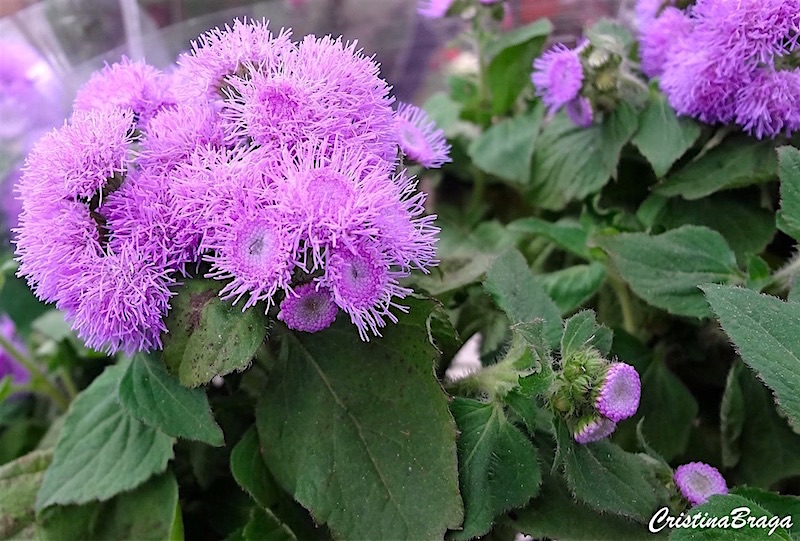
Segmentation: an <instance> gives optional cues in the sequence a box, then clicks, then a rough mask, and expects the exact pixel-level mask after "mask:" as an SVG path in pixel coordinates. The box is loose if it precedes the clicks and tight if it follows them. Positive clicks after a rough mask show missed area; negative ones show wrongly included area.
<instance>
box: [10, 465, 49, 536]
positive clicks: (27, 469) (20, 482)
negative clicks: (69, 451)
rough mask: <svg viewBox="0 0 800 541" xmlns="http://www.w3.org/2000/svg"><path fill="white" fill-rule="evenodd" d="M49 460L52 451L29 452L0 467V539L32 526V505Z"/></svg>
mask: <svg viewBox="0 0 800 541" xmlns="http://www.w3.org/2000/svg"><path fill="white" fill-rule="evenodd" d="M52 457H53V453H52V451H33V452H31V453H28V454H27V455H24V456H21V457H19V458H18V459H16V460H14V461H13V462H9V463H7V464H4V465H3V466H2V467H0V539H11V538H15V537H16V535H17V534H18V533H19V532H21V531H22V530H24V529H25V528H28V527H30V526H31V525H32V524H33V521H34V518H35V513H34V511H33V502H34V500H35V499H36V492H37V491H38V490H39V485H41V484H42V478H43V477H44V472H45V469H47V466H49V465H50V460H51V459H52Z"/></svg>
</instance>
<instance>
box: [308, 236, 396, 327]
mask: <svg viewBox="0 0 800 541" xmlns="http://www.w3.org/2000/svg"><path fill="white" fill-rule="evenodd" d="M402 276H404V273H398V272H396V271H392V269H391V268H390V266H389V262H388V261H387V260H386V257H385V256H384V255H383V254H381V253H380V251H379V250H378V248H377V247H376V246H375V245H374V244H371V243H367V242H364V243H361V244H360V245H357V246H353V247H351V248H346V247H342V248H339V249H335V250H331V251H330V252H329V253H328V260H327V261H326V266H325V276H324V277H323V278H322V279H321V280H319V281H320V282H321V283H322V284H323V285H326V286H328V287H329V288H330V289H331V291H332V292H333V299H334V301H335V302H336V304H337V305H338V306H339V308H341V309H342V310H344V311H345V312H347V313H348V314H349V315H350V320H351V321H352V322H353V324H354V325H355V326H356V327H358V332H359V335H360V336H361V339H362V340H365V341H368V340H369V335H368V331H372V333H373V334H375V335H377V336H380V331H379V329H380V328H381V327H384V326H385V325H386V320H387V319H388V320H389V321H391V322H392V323H397V317H396V316H395V315H394V314H392V312H391V311H390V308H396V309H398V310H400V311H405V310H406V308H405V307H403V306H400V305H398V304H396V303H395V301H394V299H395V298H398V299H402V298H404V297H405V296H406V295H408V294H410V293H411V290H410V289H408V288H404V287H401V286H400V285H399V284H398V283H397V279H398V278H399V277H402Z"/></svg>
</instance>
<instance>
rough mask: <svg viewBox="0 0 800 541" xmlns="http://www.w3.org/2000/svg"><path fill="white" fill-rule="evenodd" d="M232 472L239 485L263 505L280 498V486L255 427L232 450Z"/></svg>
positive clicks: (271, 503) (269, 504)
mask: <svg viewBox="0 0 800 541" xmlns="http://www.w3.org/2000/svg"><path fill="white" fill-rule="evenodd" d="M231 473H232V474H233V478H234V479H236V482H237V483H239V486H240V487H242V488H243V489H244V490H245V492H247V493H248V494H250V496H251V497H252V498H253V499H254V500H255V501H256V502H257V503H258V504H259V505H260V506H262V507H270V506H272V505H273V504H274V503H275V501H276V500H277V499H278V490H279V489H278V487H276V486H275V481H274V480H273V479H272V475H271V474H270V473H269V470H267V466H266V465H265V464H264V459H263V458H262V457H261V444H260V443H259V442H258V432H257V431H256V430H255V427H252V428H250V429H249V430H248V431H247V432H245V434H244V436H243V437H242V439H241V440H240V441H239V443H237V444H236V447H234V448H233V451H232V452H231Z"/></svg>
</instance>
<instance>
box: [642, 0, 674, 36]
mask: <svg viewBox="0 0 800 541" xmlns="http://www.w3.org/2000/svg"><path fill="white" fill-rule="evenodd" d="M672 4H673V1H672V0H638V1H637V2H636V5H635V6H634V8H633V12H634V15H635V16H636V25H637V26H638V27H639V31H640V32H642V31H644V30H645V28H646V27H647V26H648V25H649V24H650V23H652V22H653V21H654V20H656V18H657V17H658V16H659V15H660V14H661V11H662V10H663V9H665V8H666V7H667V6H671V5H672Z"/></svg>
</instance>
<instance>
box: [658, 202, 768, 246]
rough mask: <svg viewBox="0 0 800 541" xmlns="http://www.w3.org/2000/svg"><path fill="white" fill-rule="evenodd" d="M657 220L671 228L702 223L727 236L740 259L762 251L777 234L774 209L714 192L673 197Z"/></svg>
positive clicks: (729, 243) (701, 224)
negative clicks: (693, 197) (690, 197)
mask: <svg viewBox="0 0 800 541" xmlns="http://www.w3.org/2000/svg"><path fill="white" fill-rule="evenodd" d="M657 223H658V224H660V225H663V226H664V227H666V228H667V229H675V228H678V227H680V226H682V225H700V226H705V227H708V228H709V229H714V230H716V231H718V232H720V233H721V234H722V236H723V237H725V240H726V241H728V245H729V246H730V247H731V249H732V250H733V251H734V252H735V253H736V256H737V258H738V259H739V260H740V261H747V259H746V256H747V255H748V254H758V253H761V252H762V251H763V250H764V249H765V248H766V247H767V244H769V243H770V241H771V240H772V237H774V236H775V216H774V215H773V213H772V212H770V211H768V210H766V209H763V208H760V207H757V206H755V205H754V204H753V203H752V202H750V203H748V202H744V201H739V200H737V199H733V198H731V197H728V196H726V195H722V194H720V195H712V196H711V197H705V198H703V199H698V200H696V201H686V200H683V199H671V200H669V201H668V202H667V204H666V205H665V207H664V210H663V212H662V213H661V214H660V215H659V218H658V220H657Z"/></svg>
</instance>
